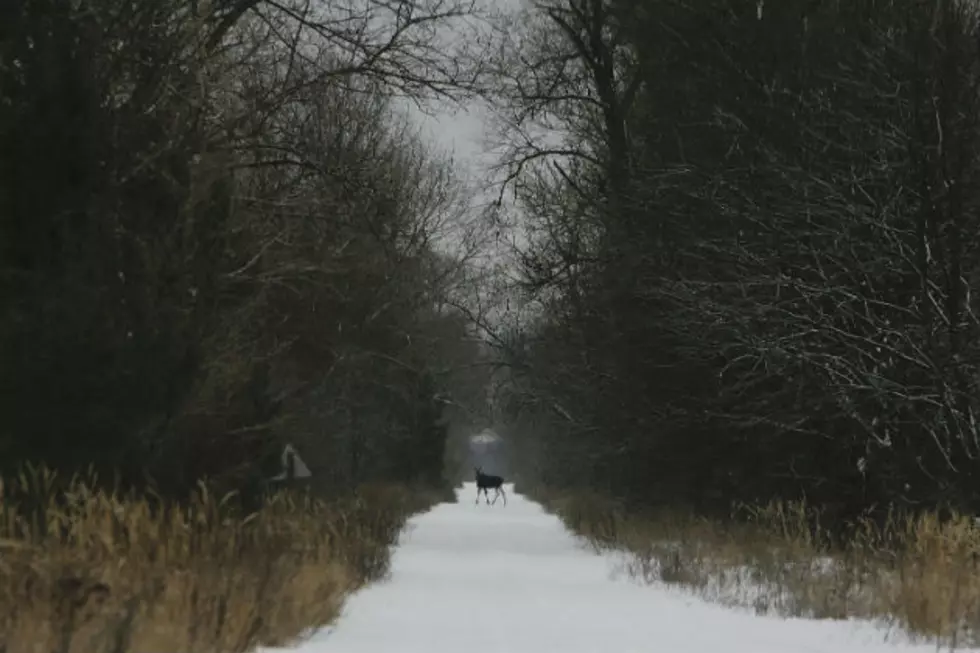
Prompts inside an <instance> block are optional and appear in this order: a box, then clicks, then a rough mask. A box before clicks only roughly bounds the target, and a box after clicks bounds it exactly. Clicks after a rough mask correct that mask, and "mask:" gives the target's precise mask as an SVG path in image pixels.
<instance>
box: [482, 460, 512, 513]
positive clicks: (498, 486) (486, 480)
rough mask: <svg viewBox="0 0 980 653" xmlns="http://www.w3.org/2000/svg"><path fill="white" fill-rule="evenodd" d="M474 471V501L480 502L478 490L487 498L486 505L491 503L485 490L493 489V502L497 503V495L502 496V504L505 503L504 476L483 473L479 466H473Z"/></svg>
mask: <svg viewBox="0 0 980 653" xmlns="http://www.w3.org/2000/svg"><path fill="white" fill-rule="evenodd" d="M474 470H475V471H476V503H480V492H483V496H484V497H485V498H486V500H487V505H488V506H490V505H493V504H491V503H490V495H489V494H488V493H487V490H491V489H492V490H494V495H493V503H497V497H501V496H502V497H503V498H504V505H505V506H506V505H507V494H506V493H505V492H504V478H503V477H502V476H493V475H491V474H484V473H483V470H482V469H480V468H479V467H474Z"/></svg>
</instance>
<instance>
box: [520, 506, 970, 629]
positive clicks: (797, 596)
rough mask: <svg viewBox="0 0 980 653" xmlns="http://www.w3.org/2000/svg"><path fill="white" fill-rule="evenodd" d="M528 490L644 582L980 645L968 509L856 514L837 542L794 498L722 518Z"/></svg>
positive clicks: (764, 609)
mask: <svg viewBox="0 0 980 653" xmlns="http://www.w3.org/2000/svg"><path fill="white" fill-rule="evenodd" d="M529 494H530V496H533V497H534V498H535V499H537V500H539V501H541V502H542V503H543V504H544V505H545V506H546V507H547V508H549V509H550V510H551V511H553V512H554V513H555V514H557V515H558V516H559V517H561V518H562V519H563V521H564V522H565V523H566V524H567V525H568V527H569V528H570V529H571V530H572V531H573V532H576V533H578V534H580V535H582V536H584V538H585V540H586V542H588V543H589V545H590V546H592V547H593V548H594V549H595V550H597V551H600V550H618V551H623V552H626V553H628V558H627V560H628V562H627V563H626V570H627V571H628V572H629V573H630V574H631V575H632V576H633V577H635V578H638V579H640V580H644V581H646V582H650V583H653V582H663V583H668V584H677V585H681V586H684V587H686V588H689V589H691V590H693V591H694V592H696V593H697V594H699V595H701V596H702V597H704V598H706V599H709V600H713V601H719V602H722V603H726V604H730V605H737V606H741V607H749V608H752V609H754V610H756V611H757V612H758V613H772V614H781V615H786V616H799V617H811V618H846V617H857V618H866V619H871V620H879V621H883V622H887V623H889V624H894V625H897V626H899V627H901V628H902V629H903V630H905V631H906V632H908V633H910V634H912V635H914V636H920V637H923V638H928V639H932V640H935V641H937V642H941V643H942V644H943V645H946V646H953V647H955V646H956V645H960V644H964V645H965V644H970V645H973V644H976V643H977V642H978V641H980V573H978V569H977V560H978V554H980V526H978V525H977V523H976V522H975V521H974V520H973V519H972V518H969V517H967V516H963V515H954V516H952V517H951V518H950V519H945V520H941V519H939V518H938V517H937V516H936V515H935V514H924V515H920V516H914V517H912V516H906V517H900V516H897V515H893V516H891V517H890V518H888V519H887V520H885V522H884V523H883V524H876V523H874V522H871V521H862V522H860V523H856V524H853V525H852V526H853V527H852V529H851V532H852V535H851V536H850V537H849V538H848V541H847V542H846V543H845V544H843V545H841V544H835V543H834V541H833V539H832V538H831V537H830V535H829V532H828V530H827V529H826V528H824V527H823V526H822V525H821V523H820V514H819V512H818V511H815V510H812V509H810V508H808V507H807V506H806V505H804V504H800V503H773V504H770V505H768V506H764V507H754V508H753V507H745V506H743V507H740V508H739V512H740V513H741V514H739V515H737V517H738V518H737V519H732V520H730V521H724V522H723V521H718V520H709V519H703V518H698V517H696V516H693V515H691V514H688V513H684V512H669V511H658V512H656V513H651V514H636V513H632V512H629V511H627V510H626V509H625V508H624V506H623V505H622V504H620V503H618V502H616V501H614V500H611V499H608V498H605V497H602V496H598V495H595V494H589V493H579V494H556V493H553V492H548V491H547V490H544V489H540V488H538V489H533V490H532V491H531V492H529Z"/></svg>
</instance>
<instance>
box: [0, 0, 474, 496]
mask: <svg viewBox="0 0 980 653" xmlns="http://www.w3.org/2000/svg"><path fill="white" fill-rule="evenodd" d="M475 11H476V7H475V6H474V5H473V4H472V3H469V2H466V0H420V1H419V2H414V3H412V4H411V6H409V5H408V4H407V3H389V2H385V1H383V0H350V2H330V3H326V4H322V3H314V2H309V1H307V0H286V1H285V2H281V1H279V0H275V1H273V0H238V1H237V2H236V1H231V0H228V1H221V0H219V1H218V2H213V3H208V2H198V1H197V0H162V1H161V0H133V1H132V2H116V1H114V0H113V1H108V0H91V1H85V2H75V1H70V0H18V1H16V2H6V3H3V5H2V7H0V360H2V361H3V364H2V373H0V374H2V377H0V414H2V415H3V421H2V426H0V473H5V472H11V471H13V470H15V469H16V468H17V467H19V466H20V465H21V464H22V463H25V462H31V463H34V464H44V465H46V466H47V467H50V468H53V469H57V470H60V471H64V472H73V471H78V470H84V469H86V468H88V467H89V466H92V467H93V468H94V469H95V470H96V471H99V472H101V473H102V475H103V477H105V478H107V479H111V478H113V477H118V479H119V480H120V481H121V482H122V484H123V486H128V487H138V488H142V487H146V486H147V484H150V485H151V486H152V487H153V488H155V490H156V491H157V492H158V493H161V494H163V495H164V496H171V497H181V496H185V495H186V494H187V492H188V491H189V490H191V489H193V488H194V487H195V484H196V483H197V482H198V481H199V480H200V479H202V478H204V477H207V478H208V479H210V480H211V481H212V482H213V483H215V484H216V486H217V487H218V488H219V489H226V490H227V489H237V490H243V491H248V490H250V489H251V490H253V491H258V490H261V489H263V488H264V485H263V480H264V479H268V478H270V477H272V476H273V475H274V474H276V473H277V471H278V461H279V456H280V453H281V452H282V450H283V445H284V444H286V443H292V444H294V445H295V446H296V448H297V449H298V450H299V451H300V452H301V454H302V456H303V460H304V461H305V462H306V463H307V464H308V465H309V466H310V467H311V469H312V470H313V473H314V479H313V481H314V483H315V484H318V485H319V486H320V489H321V490H322V491H324V492H326V493H328V494H336V493H338V492H341V491H345V490H347V489H349V488H353V487H355V486H357V485H359V484H362V483H366V482H371V481H376V480H384V481H386V482H400V483H421V484H423V485H428V486H430V487H436V486H438V487H445V478H444V453H445V451H446V446H445V445H446V440H447V437H448V436H453V437H462V435H463V434H465V433H468V432H470V431H471V430H472V429H473V428H474V427H473V426H471V424H472V423H473V422H474V421H476V422H479V418H478V417H473V415H479V414H480V412H481V411H480V407H481V406H482V405H483V404H484V403H485V402H484V396H483V389H482V386H481V385H480V383H481V381H480V378H481V372H480V370H481V368H480V367H479V366H476V365H474V362H476V361H479V360H480V357H481V356H482V347H483V346H482V344H481V342H480V340H479V339H478V338H476V337H475V333H474V331H473V330H472V329H471V328H470V327H469V325H468V323H467V321H466V320H465V319H464V318H463V317H462V316H461V314H460V313H459V312H458V311H457V310H454V309H452V308H451V307H450V303H449V302H451V301H453V302H457V303H458V302H459V301H461V300H460V298H461V297H466V296H467V295H468V294H469V293H470V292H471V287H472V285H473V284H474V283H475V282H476V280H477V277H478V272H477V269H476V268H475V267H473V266H472V265H470V261H471V259H472V256H473V254H474V252H476V251H477V248H478V246H479V243H480V238H481V235H480V231H481V228H482V227H481V225H480V224H479V223H478V222H477V221H475V220H473V219H471V218H470V214H469V207H470V200H471V190H470V189H469V188H468V187H467V186H466V184H464V183H463V180H462V179H461V178H460V176H459V175H458V174H457V173H456V171H455V170H454V169H453V165H452V162H451V161H450V160H449V159H448V158H447V157H446V156H445V155H444V154H442V153H440V152H438V151H435V150H433V149H432V148H431V147H429V146H428V145H427V144H426V143H425V142H424V141H423V139H422V137H421V136H420V135H419V134H418V133H417V129H415V128H414V127H413V126H412V125H411V124H410V122H409V121H408V119H407V118H406V117H405V116H404V115H403V113H402V112H399V111H398V110H397V106H396V104H395V102H396V100H398V99H399V98H401V99H407V100H410V101H415V102H424V101H425V100H428V99H432V98H442V99H445V100H449V101H454V100H459V99H462V98H465V97H467V95H468V94H469V93H472V91H473V90H474V80H475V77H474V76H473V73H472V72H471V71H469V70H468V69H467V68H466V67H464V66H461V65H458V63H457V60H465V59H467V58H472V59H473V60H476V57H471V55H470V54H468V52H469V51H470V50H473V51H476V50H477V49H478V48H479V47H481V45H480V43H479V42H478V41H476V40H473V39H463V40H462V41H461V43H460V44H459V46H458V47H456V46H454V47H448V46H447V44H446V43H444V42H443V41H442V40H441V36H440V33H439V30H443V29H445V28H446V26H447V25H450V26H451V25H454V24H455V23H454V21H457V20H459V19H461V18H463V17H467V16H472V15H474V12H475ZM463 28H465V24H463V23H460V25H459V26H458V27H455V28H453V29H457V30H458V29H463ZM474 383H476V385H474ZM450 391H451V392H450ZM474 402H475V404H474Z"/></svg>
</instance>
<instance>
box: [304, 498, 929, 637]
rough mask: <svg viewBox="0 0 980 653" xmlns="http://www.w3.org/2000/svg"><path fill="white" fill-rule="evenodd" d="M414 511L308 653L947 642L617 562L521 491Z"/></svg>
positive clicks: (318, 634)
mask: <svg viewBox="0 0 980 653" xmlns="http://www.w3.org/2000/svg"><path fill="white" fill-rule="evenodd" d="M505 489H506V490H507V494H508V499H509V503H508V505H507V506H506V507H503V506H502V504H501V502H498V503H497V505H496V506H493V507H488V506H486V505H485V504H484V503H482V502H481V504H480V505H478V506H477V505H474V504H473V498H474V497H475V495H476V485H475V484H474V483H468V484H466V485H465V486H464V487H463V488H462V489H461V490H459V491H458V493H459V498H460V501H459V503H456V504H441V505H439V506H437V507H435V508H434V509H433V510H431V511H429V512H427V513H425V514H421V515H417V516H415V517H414V518H412V519H411V520H410V521H409V525H408V528H406V530H405V532H404V533H403V534H402V537H401V542H400V544H399V546H398V548H397V549H396V551H395V553H394V557H393V559H392V571H391V577H390V579H388V580H387V581H383V582H381V583H378V584H376V585H372V586H369V587H367V588H366V589H364V590H362V591H361V592H359V593H357V594H355V595H354V596H353V597H351V599H350V600H349V601H348V603H347V604H346V606H345V608H344V610H343V614H342V616H341V617H340V619H339V620H338V621H337V622H336V624H335V625H334V626H333V627H331V628H328V629H324V630H323V631H321V632H319V633H317V634H315V635H314V636H313V637H312V638H311V639H310V640H309V641H307V642H305V643H304V644H302V645H301V646H299V647H298V648H297V649H294V651H296V653H328V652H329V653H462V652H464V651H465V652H466V653H491V652H492V653H552V652H553V653H580V652H581V653H605V652H608V653H632V652H637V653H639V652H641V651H642V652H657V651H663V652H668V653H716V652H718V651H725V652H726V653H743V652H744V653H824V652H826V653H855V652H862V653H864V652H872V651H875V652H876V651H881V652H885V651H889V652H891V653H908V652H911V651H921V652H922V653H925V652H926V651H932V652H934V651H936V646H935V645H934V644H913V643H910V642H908V640H907V639H906V638H904V636H901V635H899V634H897V633H894V634H892V635H891V636H889V635H888V633H886V632H885V631H884V630H882V629H880V628H877V627H876V626H875V625H874V624H871V623H868V622H860V621H829V620H823V621H816V620H805V619H782V618H778V617H764V616H756V615H753V614H751V613H749V612H747V611H741V610H733V609H729V608H725V607H722V606H717V605H712V604H708V603H706V602H703V601H701V600H699V599H697V598H695V597H693V596H690V595H688V594H685V593H684V592H683V591H680V590H675V589H669V588H665V587H661V586H652V587H651V586H644V585H640V584H637V583H635V582H633V581H631V580H628V579H626V578H618V577H616V575H615V574H614V573H613V571H614V569H615V567H616V565H615V564H614V563H615V562H617V560H616V559H615V558H614V557H613V556H611V555H596V554H594V553H592V552H591V551H588V550H587V549H585V548H584V547H583V546H582V545H581V543H580V540H579V539H578V538H576V537H575V536H573V535H571V534H570V533H569V532H568V531H567V530H566V529H565V527H564V526H563V524H562V523H561V522H560V520H559V519H558V518H557V517H554V516H553V515H550V514H548V513H546V512H545V511H544V509H543V508H541V506H539V505H538V504H536V503H533V502H531V501H529V500H528V499H526V498H524V497H522V496H520V495H517V494H514V493H513V491H512V487H510V486H505Z"/></svg>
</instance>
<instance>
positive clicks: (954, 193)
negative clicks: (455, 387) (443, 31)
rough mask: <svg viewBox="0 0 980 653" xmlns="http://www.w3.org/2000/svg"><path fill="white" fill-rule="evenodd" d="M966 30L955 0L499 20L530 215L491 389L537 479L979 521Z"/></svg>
mask: <svg viewBox="0 0 980 653" xmlns="http://www.w3.org/2000/svg"><path fill="white" fill-rule="evenodd" d="M977 28H978V23H977V14H976V13H975V10H974V9H973V8H972V5H971V4H970V3H960V2H954V1H953V0H929V1H917V0H912V1H909V0H902V1H900V2H899V1H889V0H857V1H851V2H837V1H817V2H813V1H810V0H808V1H806V2H802V1H795V0H788V1H782V2H764V1H762V0H760V1H758V2H757V1H756V0H751V1H749V0H645V1H643V2H636V1H633V0H542V1H541V2H538V3H535V6H534V7H533V8H530V9H528V11H527V15H526V16H525V17H523V18H522V19H521V25H519V26H518V25H511V26H508V29H507V33H508V34H510V35H512V36H511V42H510V46H509V47H508V48H506V49H505V50H504V54H503V55H502V56H501V58H500V60H499V64H500V65H499V66H498V69H497V72H498V76H499V79H498V93H497V98H496V99H497V102H498V110H499V116H500V118H501V124H502V127H503V130H504V132H505V133H506V134H507V135H508V137H509V142H510V143H511V148H510V150H509V166H508V168H507V171H506V172H507V177H508V183H509V188H510V189H512V191H513V193H514V195H515V197H516V198H517V201H518V202H519V205H520V207H521V209H522V211H523V212H524V214H525V215H526V220H527V227H528V228H527V230H526V233H527V238H526V239H524V241H523V242H518V243H516V245H515V254H516V258H517V260H518V262H519V264H520V266H521V271H522V275H521V282H520V286H521V291H522V297H523V307H522V310H521V311H520V312H519V315H517V317H519V318H520V321H519V322H516V321H515V325H514V326H512V327H511V328H510V329H509V330H506V331H505V332H503V333H502V334H501V341H502V342H503V343H504V344H505V346H504V347H502V351H503V352H504V354H505V355H506V356H507V358H508V360H509V362H510V363H511V364H512V365H511V367H510V371H509V373H508V375H507V377H506V378H504V379H502V381H503V382H502V383H501V384H500V387H499V388H498V391H497V393H496V402H497V409H498V412H499V419H500V420H501V421H502V422H504V423H506V424H507V432H508V435H509V437H510V439H511V440H512V445H513V446H514V447H515V448H519V449H520V451H521V455H519V456H517V457H516V458H517V460H518V461H522V463H523V470H522V473H523V475H524V477H525V478H527V479H533V480H537V481H541V482H544V483H547V484H549V485H551V486H554V487H575V486H578V487H581V486H587V487H591V488H593V489H598V490H601V491H604V492H609V493H611V494H613V495H615V496H619V497H621V498H623V499H625V500H627V501H629V502H634V503H637V504H643V505H650V504H673V505H677V504H686V505H690V506H692V507H694V508H697V509H699V510H702V511H727V510H728V509H729V506H730V505H731V503H732V502H733V501H750V502H757V501H765V500H769V499H798V498H806V499H807V500H809V501H810V502H812V503H815V504H818V505H820V506H823V507H824V508H826V509H827V510H828V511H830V512H831V514H833V515H837V516H839V517H851V516H855V515H856V514H859V513H861V512H864V511H875V510H876V506H877V508H878V509H881V508H884V507H886V506H889V505H891V506H898V507H901V508H905V509H917V508H921V507H928V508H933V507H936V506H947V507H956V508H966V509H970V510H978V509H980V496H978V494H977V492H978V490H977V488H978V487H980V486H978V484H977V480H978V477H977V472H978V470H980V467H978V465H977V460H978V456H980V431H978V429H980V425H978V423H977V413H978V410H980V405H978V397H980V394H978V391H980V388H978V382H980V348H978V347H980V345H978V343H980V338H978V337H980V323H978V320H977V308H978V306H977V298H976V297H975V296H974V295H973V294H972V288H973V286H974V284H976V283H978V282H980V259H978V257H977V253H978V245H980V230H978V226H980V225H978V213H977V211H978V206H980V204H978V201H980V166H978V163H980V139H978V136H980V130H978V118H980V96H978V94H977V90H978V83H980V68H978V66H980V31H978V29H977ZM542 126H543V127H546V128H548V130H549V131H548V132H546V133H547V134H548V137H547V138H544V137H540V136H539V135H540V134H542V133H545V132H542V131H541V130H539V129H538V128H539V127H542ZM528 315H531V316H532V317H531V319H528Z"/></svg>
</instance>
